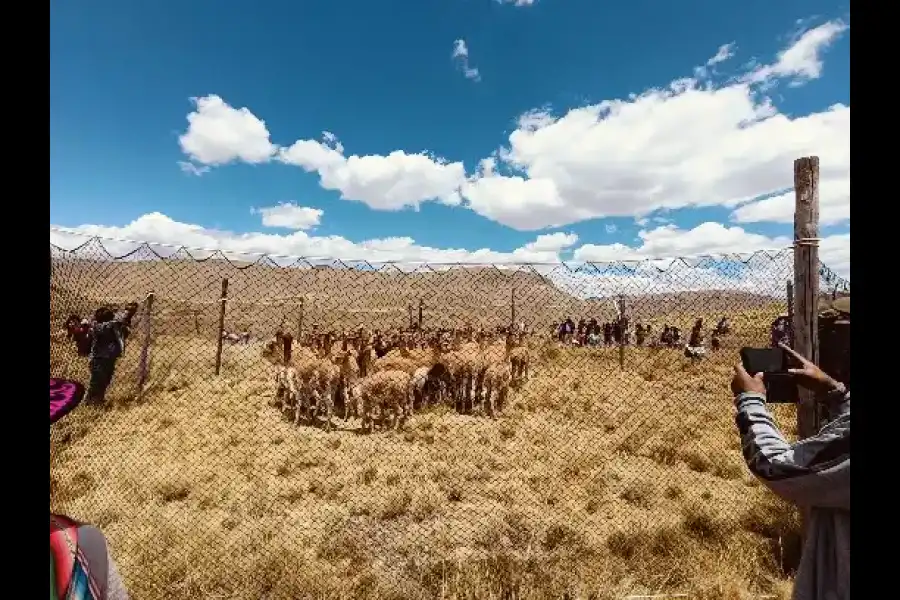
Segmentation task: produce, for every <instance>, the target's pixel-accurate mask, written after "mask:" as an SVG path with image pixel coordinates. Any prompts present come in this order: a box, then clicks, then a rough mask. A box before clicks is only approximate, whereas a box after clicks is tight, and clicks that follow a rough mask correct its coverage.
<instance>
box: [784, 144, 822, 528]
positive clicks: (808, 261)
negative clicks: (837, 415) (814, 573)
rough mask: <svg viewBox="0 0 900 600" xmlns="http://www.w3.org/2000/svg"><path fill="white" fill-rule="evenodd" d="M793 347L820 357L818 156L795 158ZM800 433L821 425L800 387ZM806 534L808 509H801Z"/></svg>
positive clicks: (810, 356)
mask: <svg viewBox="0 0 900 600" xmlns="http://www.w3.org/2000/svg"><path fill="white" fill-rule="evenodd" d="M794 194H795V195H794V314H793V319H792V322H791V330H792V331H791V333H792V335H793V339H792V342H793V344H794V350H796V351H797V352H798V353H800V354H801V355H802V356H805V357H806V358H807V359H809V360H811V361H812V362H814V363H817V362H818V360H819V157H817V156H810V157H804V158H798V159H797V160H795V161H794ZM799 395H800V402H799V404H798V406H797V433H798V435H799V437H800V439H803V438H806V437H809V436H811V435H813V434H814V433H815V432H816V429H817V427H818V410H817V406H816V400H815V395H814V394H812V393H811V392H809V391H808V390H805V389H803V388H800V394H799ZM801 514H802V532H803V537H804V538H805V537H806V530H807V525H808V524H809V509H802V510H801Z"/></svg>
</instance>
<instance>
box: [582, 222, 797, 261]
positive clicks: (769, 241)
mask: <svg viewBox="0 0 900 600" xmlns="http://www.w3.org/2000/svg"><path fill="white" fill-rule="evenodd" d="M638 241H639V242H640V245H638V246H626V245H624V244H620V243H617V244H607V245H595V244H585V245H583V246H581V247H580V248H578V249H577V250H576V251H575V255H574V258H575V260H577V261H600V262H606V261H615V260H644V259H651V258H661V257H670V256H699V255H707V254H732V253H738V254H739V253H748V252H755V251H757V250H760V249H773V248H783V247H786V246H788V245H790V243H791V240H790V238H787V237H776V238H769V237H766V236H764V235H759V234H757V233H749V232H747V231H744V230H743V229H741V228H740V227H736V226H735V227H727V226H725V225H722V224H721V223H713V222H707V223H702V224H701V225H698V226H697V227H695V228H693V229H689V230H684V229H679V228H678V227H676V226H675V225H663V226H661V227H657V228H655V229H650V230H642V231H640V232H639V233H638Z"/></svg>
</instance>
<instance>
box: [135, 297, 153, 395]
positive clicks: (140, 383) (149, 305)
mask: <svg viewBox="0 0 900 600" xmlns="http://www.w3.org/2000/svg"><path fill="white" fill-rule="evenodd" d="M154 297H155V295H154V293H153V292H150V293H149V294H147V299H146V300H144V321H143V323H142V325H143V326H144V336H143V339H142V340H141V358H140V360H139V361H138V376H137V399H138V401H140V400H142V399H143V396H144V385H145V384H146V383H147V375H148V374H149V372H150V335H151V331H152V328H153V298H154Z"/></svg>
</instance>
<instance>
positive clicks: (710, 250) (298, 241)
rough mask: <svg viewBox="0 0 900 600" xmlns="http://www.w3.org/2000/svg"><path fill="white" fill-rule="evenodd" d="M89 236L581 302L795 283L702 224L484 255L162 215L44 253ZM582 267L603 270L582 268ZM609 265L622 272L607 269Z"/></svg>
mask: <svg viewBox="0 0 900 600" xmlns="http://www.w3.org/2000/svg"><path fill="white" fill-rule="evenodd" d="M89 236H100V237H102V238H107V239H109V240H126V241H104V242H103V243H104V246H106V247H107V249H108V250H109V251H110V252H111V253H112V254H114V255H124V254H126V253H128V252H129V251H131V250H133V249H134V248H135V247H136V246H137V245H138V242H137V241H138V240H139V241H147V242H150V243H153V244H165V245H168V246H165V247H158V248H156V249H157V251H158V252H159V253H160V254H163V255H166V254H167V253H168V254H170V253H172V252H174V250H175V248H177V247H181V246H184V247H187V248H190V249H193V251H192V254H194V256H196V257H198V258H204V257H207V256H209V255H210V254H211V252H212V251H216V250H218V251H221V252H223V253H224V254H225V255H226V256H228V257H229V258H231V259H232V260H248V259H249V260H253V259H255V258H257V257H259V256H260V255H263V254H265V255H270V256H274V257H276V262H280V263H282V264H288V263H290V262H292V260H293V259H287V258H285V259H283V260H278V259H277V257H306V258H310V259H329V260H332V259H341V260H344V261H361V260H366V261H369V262H371V263H379V262H388V261H390V262H398V263H400V266H401V267H403V266H404V265H405V266H406V268H409V269H412V268H415V267H416V266H417V265H418V264H421V263H422V262H427V263H429V264H431V265H432V266H433V267H434V268H440V265H449V264H470V265H485V264H494V265H498V266H503V265H510V264H522V263H531V264H533V268H534V269H535V270H536V271H537V272H539V273H542V274H544V275H545V276H547V277H548V278H549V279H550V280H551V281H552V282H554V283H555V284H556V285H557V286H558V287H560V288H561V289H564V290H566V291H568V292H569V293H572V294H574V295H577V296H581V297H589V296H608V295H612V294H619V293H626V294H640V293H662V292H678V291H686V290H703V289H732V290H744V291H748V292H754V293H771V294H773V295H778V294H781V293H783V289H784V281H785V280H786V279H787V278H789V277H790V276H791V269H792V262H791V260H790V253H789V251H787V250H782V251H781V252H780V253H776V254H774V256H775V258H772V257H770V256H768V255H762V254H755V255H754V256H753V258H750V257H749V254H750V253H752V252H755V251H758V250H760V249H764V248H772V249H777V248H779V247H783V246H785V245H786V244H787V243H788V240H787V239H785V238H767V237H765V236H761V235H757V234H752V233H748V232H745V231H743V230H742V229H740V228H739V227H730V228H728V227H724V226H722V225H720V224H718V223H704V224H702V225H699V226H698V227H696V228H694V229H691V230H681V229H678V228H676V227H674V226H671V225H667V226H663V227H657V228H656V229H652V230H646V231H642V232H640V234H639V242H640V243H639V244H638V245H636V246H626V245H623V244H610V245H605V246H598V245H594V244H584V245H582V246H580V247H577V248H574V250H573V247H574V246H575V245H576V244H577V243H578V241H579V240H578V236H577V235H575V234H573V233H566V232H555V233H551V234H543V235H539V236H537V237H536V238H535V239H534V240H533V241H531V242H529V243H527V244H525V245H523V246H521V247H520V248H517V249H514V250H512V251H509V252H501V251H497V250H492V249H489V248H482V249H478V250H465V249H460V248H435V247H430V246H424V245H421V244H417V243H416V242H415V240H413V239H412V238H410V237H393V238H382V239H373V240H366V241H362V242H352V241H350V240H348V239H346V238H344V237H341V236H315V235H311V234H310V233H308V232H305V231H293V232H291V233H285V234H274V233H259V232H251V233H242V234H238V233H233V232H229V231H221V230H216V229H208V228H205V227H202V226H200V225H192V224H188V223H181V222H178V221H175V220H173V219H171V218H169V217H167V216H166V215H163V214H161V213H150V214H146V215H143V216H141V217H139V218H138V219H135V220H134V221H132V222H131V223H129V224H127V225H125V226H123V227H115V226H103V225H81V226H78V227H72V228H51V230H50V243H51V244H54V245H56V246H58V247H61V248H65V249H71V248H75V247H77V246H80V245H81V244H83V243H85V241H87V239H88V237H89ZM127 240H134V241H127ZM197 249H200V250H197ZM720 253H727V255H728V256H721V255H719V254H720ZM736 253H738V254H740V253H744V254H745V256H737V255H736ZM709 254H714V255H719V256H718V257H714V258H712V259H706V260H703V261H700V260H693V261H692V260H691V259H688V260H687V264H685V263H684V262H682V261H676V260H672V259H663V258H660V257H665V256H690V255H709ZM821 258H822V260H823V261H824V262H825V263H826V264H827V265H828V266H830V267H831V268H832V269H834V270H835V271H837V272H838V273H839V274H841V275H843V276H847V277H849V270H850V235H849V234H842V235H835V236H831V237H828V238H826V239H824V240H823V241H822V244H821ZM564 259H566V260H568V263H567V264H564V263H562V261H563V260H564ZM748 259H749V261H748ZM622 261H626V262H625V267H622V266H621V265H622ZM629 261H635V264H629ZM637 261H640V262H639V263H637ZM586 262H592V263H599V264H597V265H596V266H594V265H591V266H588V265H586V264H585V263H586ZM607 262H609V263H615V264H618V265H619V266H615V265H612V266H610V265H609V264H604V263H607ZM745 263H747V264H745ZM626 267H627V268H626Z"/></svg>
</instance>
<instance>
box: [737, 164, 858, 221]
mask: <svg viewBox="0 0 900 600" xmlns="http://www.w3.org/2000/svg"><path fill="white" fill-rule="evenodd" d="M837 175H838V176H837V177H833V178H829V177H828V174H827V173H826V174H824V176H823V174H822V173H821V172H820V175H819V177H820V192H819V223H821V224H823V225H831V224H834V223H840V222H842V221H849V220H850V167H849V165H848V166H847V173H846V177H844V174H843V173H840V172H839V173H837ZM731 219H732V220H733V221H735V222H737V223H758V222H762V221H767V222H772V223H793V222H794V190H793V189H790V190H788V191H786V192H784V193H781V194H777V195H775V196H771V197H769V198H765V199H763V200H758V201H756V202H750V203H748V204H744V205H741V206H739V207H738V208H737V209H735V210H734V212H732V213H731Z"/></svg>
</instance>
